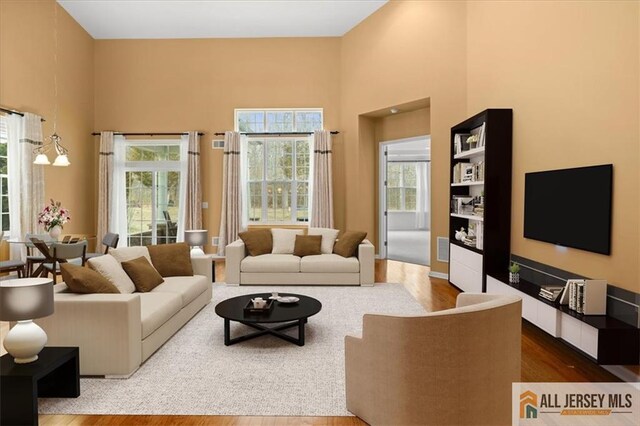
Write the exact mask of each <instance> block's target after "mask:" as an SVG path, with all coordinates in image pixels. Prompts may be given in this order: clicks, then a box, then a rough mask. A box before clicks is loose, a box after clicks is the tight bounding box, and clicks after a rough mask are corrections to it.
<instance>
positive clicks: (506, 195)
mask: <svg viewBox="0 0 640 426" xmlns="http://www.w3.org/2000/svg"><path fill="white" fill-rule="evenodd" d="M483 123H484V125H485V129H484V132H485V133H484V145H483V147H484V153H483V154H484V179H483V182H484V183H483V184H482V185H481V184H476V185H473V186H464V185H455V186H454V185H451V184H453V183H454V172H453V167H454V165H455V164H457V163H468V162H471V161H472V160H471V159H470V158H455V157H456V155H457V154H456V148H455V137H456V134H466V133H471V131H472V130H474V129H477V128H478V127H480V126H482V124H483ZM512 133H513V111H512V110H511V109H487V110H485V111H482V112H481V113H479V114H476V115H474V116H473V117H470V118H468V119H467V120H465V121H463V122H461V123H459V124H457V125H455V126H453V127H452V128H451V141H450V150H451V152H450V159H451V161H450V168H449V169H450V170H449V182H450V193H449V202H450V203H452V200H453V197H454V196H456V195H457V196H473V195H472V191H474V192H475V193H476V194H477V193H478V191H484V212H483V218H482V226H483V229H484V231H483V246H482V249H478V248H476V247H470V246H467V245H465V244H463V243H461V242H460V241H457V240H456V239H455V233H456V230H459V229H460V228H461V227H464V228H465V229H466V230H468V229H469V222H470V221H471V220H470V219H465V218H460V217H455V216H451V214H450V215H449V241H450V243H451V244H452V245H455V246H459V247H462V248H464V249H465V250H469V251H471V252H473V253H477V254H480V255H482V269H483V270H482V273H481V276H482V278H481V279H482V287H481V288H482V291H486V276H487V274H497V273H499V272H503V271H506V270H507V268H508V266H509V258H510V254H511V247H510V243H511V241H510V240H511V169H512V167H511V153H512ZM470 151H473V150H469V151H465V152H463V155H462V157H465V155H464V154H465V153H466V152H470ZM478 156H479V155H478ZM458 157H460V155H459V154H458ZM472 187H474V188H475V189H474V190H472V189H471V188H472ZM450 213H452V212H451V208H450ZM449 276H450V277H451V261H450V262H449ZM450 281H451V278H450ZM452 284H454V285H456V283H453V282H452Z"/></svg>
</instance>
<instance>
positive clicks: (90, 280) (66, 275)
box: [60, 263, 120, 294]
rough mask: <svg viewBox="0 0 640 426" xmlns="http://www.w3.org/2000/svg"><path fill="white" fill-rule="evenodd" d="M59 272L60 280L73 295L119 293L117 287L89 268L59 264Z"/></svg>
mask: <svg viewBox="0 0 640 426" xmlns="http://www.w3.org/2000/svg"><path fill="white" fill-rule="evenodd" d="M60 270H61V272H62V279H63V280H64V282H65V284H67V287H69V290H70V291H72V292H73V293H85V294H91V293H120V290H118V287H116V286H115V285H113V284H111V282H110V281H109V280H108V279H106V278H105V277H103V276H102V275H100V274H99V273H98V272H96V271H94V270H92V269H90V268H86V267H84V266H78V265H73V264H71V263H61V264H60Z"/></svg>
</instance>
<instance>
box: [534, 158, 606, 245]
mask: <svg viewBox="0 0 640 426" xmlns="http://www.w3.org/2000/svg"><path fill="white" fill-rule="evenodd" d="M612 182H613V165H612V164H606V165H601V166H590V167H579V168H575V169H562V170H549V171H544V172H534V173H527V174H525V184H524V186H525V190H524V237H525V238H531V239H534V240H539V241H546V242H548V243H553V244H557V245H561V246H565V247H573V248H577V249H581V250H587V251H591V252H595V253H602V254H610V253H611V191H612Z"/></svg>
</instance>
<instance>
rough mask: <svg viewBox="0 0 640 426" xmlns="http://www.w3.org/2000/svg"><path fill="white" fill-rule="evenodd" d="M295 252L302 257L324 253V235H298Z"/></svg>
mask: <svg viewBox="0 0 640 426" xmlns="http://www.w3.org/2000/svg"><path fill="white" fill-rule="evenodd" d="M293 254H294V255H295V256H300V257H304V256H313V255H316V254H322V235H296V244H295V246H294V247H293Z"/></svg>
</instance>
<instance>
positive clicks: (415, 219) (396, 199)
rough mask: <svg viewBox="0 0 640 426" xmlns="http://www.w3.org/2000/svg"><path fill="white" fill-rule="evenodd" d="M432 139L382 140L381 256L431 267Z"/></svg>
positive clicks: (427, 137)
mask: <svg viewBox="0 0 640 426" xmlns="http://www.w3.org/2000/svg"><path fill="white" fill-rule="evenodd" d="M430 152H431V138H430V136H419V137H414V138H407V139H400V140H393V141H384V142H381V143H380V185H379V187H380V194H379V199H380V218H381V220H380V236H381V242H382V244H381V250H380V256H381V257H382V258H386V259H391V260H398V261H402V262H408V263H414V264H418V265H425V266H430V263H431V262H430V259H431V253H430V241H431V194H430V192H431V191H430V186H431V154H430Z"/></svg>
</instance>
